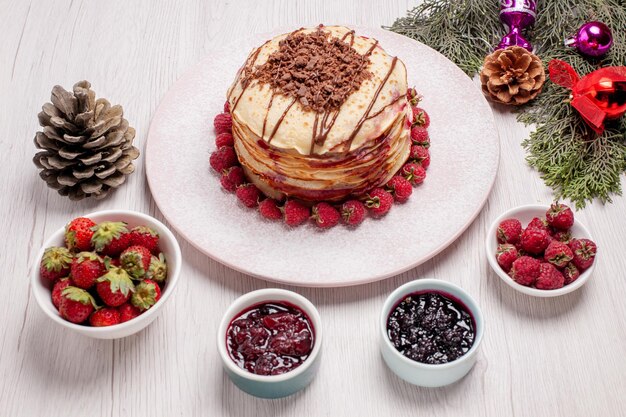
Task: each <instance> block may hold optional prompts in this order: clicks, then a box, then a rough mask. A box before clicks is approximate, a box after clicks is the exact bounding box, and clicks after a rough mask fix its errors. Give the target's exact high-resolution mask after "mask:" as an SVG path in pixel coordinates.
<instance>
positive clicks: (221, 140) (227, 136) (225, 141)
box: [215, 132, 235, 149]
mask: <svg viewBox="0 0 626 417" xmlns="http://www.w3.org/2000/svg"><path fill="white" fill-rule="evenodd" d="M222 146H235V141H234V140H233V135H231V133H230V132H224V133H220V134H219V135H217V136H216V137H215V147H216V148H217V149H219V148H221V147H222Z"/></svg>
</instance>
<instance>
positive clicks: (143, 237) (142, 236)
mask: <svg viewBox="0 0 626 417" xmlns="http://www.w3.org/2000/svg"><path fill="white" fill-rule="evenodd" d="M130 244H131V246H137V245H138V246H143V247H144V248H148V250H149V251H150V252H152V253H159V232H157V231H156V230H154V229H152V228H151V227H148V226H137V227H133V228H132V229H130Z"/></svg>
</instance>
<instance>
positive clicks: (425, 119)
mask: <svg viewBox="0 0 626 417" xmlns="http://www.w3.org/2000/svg"><path fill="white" fill-rule="evenodd" d="M413 126H421V127H423V128H424V129H428V126H430V117H429V116H428V113H426V111H425V110H424V109H422V108H420V107H413Z"/></svg>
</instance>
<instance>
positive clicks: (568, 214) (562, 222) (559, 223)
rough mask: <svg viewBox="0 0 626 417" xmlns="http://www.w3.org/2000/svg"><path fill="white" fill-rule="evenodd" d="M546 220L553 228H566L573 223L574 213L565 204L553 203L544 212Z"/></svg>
mask: <svg viewBox="0 0 626 417" xmlns="http://www.w3.org/2000/svg"><path fill="white" fill-rule="evenodd" d="M546 220H547V221H548V224H549V225H550V226H552V227H554V228H555V229H559V230H567V229H569V228H570V227H572V225H573V224H574V213H573V212H572V209H570V208H569V207H567V206H566V205H565V204H561V203H554V204H552V205H551V206H550V209H549V210H548V211H547V212H546Z"/></svg>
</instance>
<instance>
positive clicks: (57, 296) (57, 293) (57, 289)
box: [52, 277, 72, 310]
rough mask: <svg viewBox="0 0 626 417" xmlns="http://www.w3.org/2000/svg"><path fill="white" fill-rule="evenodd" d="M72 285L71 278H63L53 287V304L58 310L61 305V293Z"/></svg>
mask: <svg viewBox="0 0 626 417" xmlns="http://www.w3.org/2000/svg"><path fill="white" fill-rule="evenodd" d="M70 285H72V280H71V279H70V278H69V277H68V278H61V279H60V280H58V281H57V282H55V283H54V286H53V287H52V304H54V306H55V307H56V308H57V310H58V309H59V305H60V304H61V293H62V292H63V290H64V289H66V288H67V287H69V286H70Z"/></svg>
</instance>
